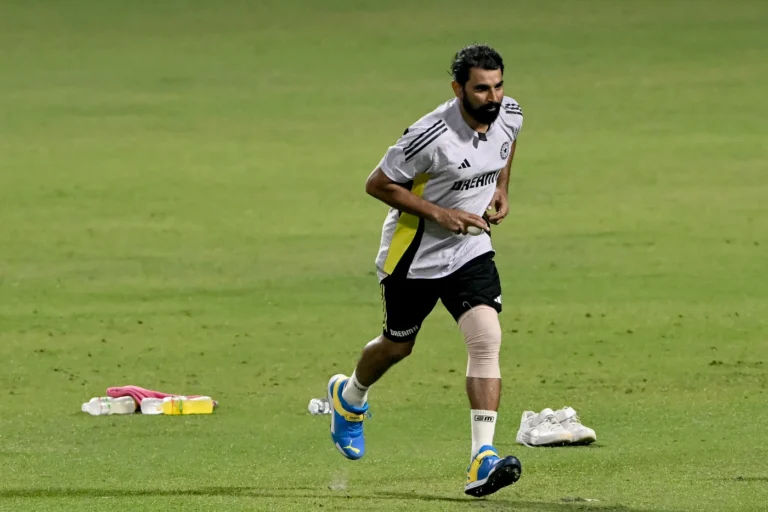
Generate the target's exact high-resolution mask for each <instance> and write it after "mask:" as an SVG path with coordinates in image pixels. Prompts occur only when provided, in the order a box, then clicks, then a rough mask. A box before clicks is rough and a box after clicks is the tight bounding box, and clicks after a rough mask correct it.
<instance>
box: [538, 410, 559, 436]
mask: <svg viewBox="0 0 768 512" xmlns="http://www.w3.org/2000/svg"><path fill="white" fill-rule="evenodd" d="M540 425H542V426H543V427H544V429H545V430H547V431H549V432H552V431H553V430H558V429H561V428H563V426H562V425H560V423H558V421H557V418H556V417H555V415H554V414H550V415H548V416H547V417H545V418H544V421H542V422H541V423H540Z"/></svg>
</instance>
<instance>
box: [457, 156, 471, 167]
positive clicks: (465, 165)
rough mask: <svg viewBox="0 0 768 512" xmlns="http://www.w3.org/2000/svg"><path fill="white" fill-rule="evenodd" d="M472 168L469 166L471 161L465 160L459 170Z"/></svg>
mask: <svg viewBox="0 0 768 512" xmlns="http://www.w3.org/2000/svg"><path fill="white" fill-rule="evenodd" d="M470 167H472V166H471V165H469V161H468V160H467V159H466V158H465V159H464V161H463V162H462V163H461V165H460V166H459V170H461V169H469V168H470Z"/></svg>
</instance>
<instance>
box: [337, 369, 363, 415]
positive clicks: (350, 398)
mask: <svg viewBox="0 0 768 512" xmlns="http://www.w3.org/2000/svg"><path fill="white" fill-rule="evenodd" d="M341 396H342V398H344V400H346V401H347V403H348V404H349V405H351V406H352V407H362V406H364V405H365V402H367V401H368V386H363V385H362V384H360V382H359V381H358V380H357V375H355V374H354V373H352V376H351V377H350V378H349V380H348V381H347V383H346V384H345V385H344V391H342V392H341Z"/></svg>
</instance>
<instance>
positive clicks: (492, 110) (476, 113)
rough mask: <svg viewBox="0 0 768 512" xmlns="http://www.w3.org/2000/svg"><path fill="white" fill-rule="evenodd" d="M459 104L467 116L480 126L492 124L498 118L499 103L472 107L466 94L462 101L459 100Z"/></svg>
mask: <svg viewBox="0 0 768 512" xmlns="http://www.w3.org/2000/svg"><path fill="white" fill-rule="evenodd" d="M461 103H462V105H463V106H464V110H465V111H466V112H467V114H469V115H470V116H471V117H472V119H474V120H475V121H477V122H478V123H480V124H491V123H493V122H494V121H495V120H496V118H497V117H499V112H501V103H496V102H491V103H486V104H484V105H480V106H479V107H474V106H473V105H472V104H471V103H470V102H469V97H468V96H467V95H466V94H465V95H464V99H462V100H461Z"/></svg>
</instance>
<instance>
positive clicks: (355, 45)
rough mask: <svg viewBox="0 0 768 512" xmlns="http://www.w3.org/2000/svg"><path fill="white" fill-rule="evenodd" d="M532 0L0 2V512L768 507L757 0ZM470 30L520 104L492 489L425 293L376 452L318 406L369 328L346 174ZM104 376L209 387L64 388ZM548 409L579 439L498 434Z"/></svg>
mask: <svg viewBox="0 0 768 512" xmlns="http://www.w3.org/2000/svg"><path fill="white" fill-rule="evenodd" d="M533 5H534V3H533V2H517V1H515V2H512V1H510V2H498V3H496V4H473V3H469V2H458V1H453V0H451V1H447V0H441V1H437V0H428V1H423V2H418V3H412V2H407V1H405V0H402V1H400V0H398V1H389V0H387V1H382V2H379V3H375V4H374V3H373V2H370V3H368V2H366V3H363V2H353V1H351V0H348V1H342V0H328V1H325V2H310V1H309V0H306V1H302V2H298V1H294V0H287V1H282V2H277V1H262V2H256V1H253V2H245V1H227V2H218V3H216V2H202V1H186V2H182V1H180V0H179V1H163V2H149V1H146V0H142V1H135V2H119V1H105V2H97V1H95V0H67V1H59V2H55V1H43V0H30V1H23V0H16V1H13V0H10V1H4V2H2V3H0V360H2V361H3V367H2V370H0V397H2V405H3V407H2V409H1V410H0V509H2V510H13V511H25V510H30V511H31V510H34V511H45V510H57V511H59V510H217V511H218V510H275V511H282V510H318V509H320V508H322V509H324V510H329V509H330V510H364V511H367V510H427V511H429V510H451V511H452V510H521V511H522V510H526V511H535V512H539V511H557V512H561V511H569V510H600V511H609V510H614V511H625V512H630V511H677V510H691V511H693V510H703V509H706V510H712V511H737V510H738V511H741V510H744V511H754V510H768V464H766V460H768V441H766V435H765V432H764V430H765V425H767V424H768V407H766V404H767V403H768V145H766V143H765V138H766V134H767V132H768V124H767V123H766V119H768V114H766V112H768V96H766V94H765V84H766V83H768V67H766V66H765V55H766V54H767V53H768V31H766V30H765V20H766V18H767V17H768V4H766V3H765V2H763V1H761V0H754V1H747V0H743V1H739V0H736V1H734V2H718V1H710V0H701V1H680V0H672V1H661V0H658V1H657V0H648V1H641V0H634V1H621V2H620V1H613V2H611V1H608V0H582V1H578V2H568V3H566V2H554V1H544V2H537V6H536V7H534V6H533ZM475 40H478V41H483V42H488V43H490V44H492V45H494V46H496V47H497V48H498V49H499V50H500V51H501V52H502V53H503V55H504V56H505V58H506V62H507V66H508V67H507V73H506V83H507V88H506V92H507V94H508V95H511V96H513V97H515V98H516V99H517V100H518V101H519V102H520V103H521V105H522V107H523V109H524V111H525V115H526V117H525V126H524V128H523V131H522V134H521V137H520V140H519V143H518V150H517V158H516V163H515V166H514V167H513V177H512V184H511V200H512V212H511V215H510V218H509V219H508V220H507V221H506V222H505V223H504V224H503V225H502V226H500V227H499V228H498V229H495V230H494V237H493V240H494V244H495V246H496V249H497V253H498V255H497V264H498V266H499V269H500V272H501V274H502V284H503V287H504V307H505V312H504V313H503V316H502V325H503V328H504V335H505V340H504V350H503V354H502V369H503V372H504V377H505V378H504V385H505V391H504V396H503V399H502V409H501V413H500V422H499V425H498V427H497V432H496V441H497V443H496V444H497V446H498V447H499V448H500V449H501V450H502V451H503V452H505V453H508V454H515V455H517V456H518V457H519V458H520V459H521V460H522V463H523V468H524V470H523V478H522V479H521V480H520V481H519V482H518V483H517V484H516V485H515V486H513V487H511V488H509V489H506V490H504V491H502V492H499V493H497V494H495V495H493V496H491V497H489V498H488V499H486V500H481V501H478V500H473V499H470V498H468V497H465V496H464V495H463V493H462V490H463V483H464V478H465V468H466V464H467V461H468V457H469V436H470V432H469V414H468V407H467V402H466V397H465V396H464V392H463V386H464V383H463V371H464V367H465V364H466V363H465V358H466V356H465V349H464V345H463V342H462V340H461V336H460V334H459V332H458V330H457V329H456V327H455V326H454V324H453V322H452V321H451V318H450V316H449V315H448V313H447V312H445V311H444V310H443V309H442V307H439V308H438V309H436V310H435V312H434V313H433V315H432V316H431V317H430V318H429V319H428V320H427V322H426V324H425V327H424V330H423V332H422V334H421V336H420V338H419V342H418V343H417V348H416V351H415V352H414V355H413V356H412V357H411V358H410V359H409V360H407V361H405V362H404V363H402V364H401V365H399V366H398V367H396V368H395V369H394V370H392V372H391V373H390V374H388V375H387V376H386V377H385V379H384V380H382V381H381V383H380V384H377V385H376V386H375V387H374V389H373V391H372V394H371V399H372V402H371V411H372V413H373V418H372V419H371V420H370V421H369V422H368V423H367V424H366V425H367V426H366V429H367V443H368V455H367V456H366V458H365V459H363V460H362V461H360V462H356V463H352V462H349V461H346V460H344V459H342V457H341V456H340V455H339V454H338V453H337V452H336V451H335V450H334V448H333V447H332V445H331V443H330V441H329V436H328V431H327V418H320V417H312V416H309V415H308V414H307V412H306V405H307V401H308V400H309V398H310V397H312V396H317V395H321V394H322V393H323V390H324V385H325V383H326V381H327V379H328V377H329V376H330V375H332V374H334V373H336V372H338V371H343V372H347V373H348V372H351V371H352V369H353V367H354V363H355V361H356V359H357V356H358V354H359V350H360V348H361V347H362V345H363V344H364V343H365V342H367V341H368V340H370V339H371V338H372V337H374V336H376V335H377V334H378V329H379V327H380V322H381V318H380V303H379V297H378V285H377V282H376V278H375V275H374V267H373V258H374V257H375V253H376V250H377V247H378V243H379V236H380V227H381V222H382V220H383V216H384V214H385V212H386V208H385V207H384V206H383V205H381V204H380V203H377V202H376V201H375V200H373V199H371V198H369V197H367V196H366V195H365V193H364V191H363V183H364V180H365V178H366V177H367V175H368V173H369V171H370V170H371V169H372V168H373V166H374V165H375V164H376V163H377V162H378V160H379V158H380V157H381V155H382V154H383V152H384V150H385V149H386V147H387V146H388V145H389V144H391V143H392V142H393V141H394V140H395V139H396V138H397V136H399V134H400V133H402V131H403V129H404V128H405V127H406V126H408V125H409V124H411V123H412V122H413V121H415V120H416V119H417V118H418V117H420V116H421V115H422V114H424V113H426V112H428V111H430V110H431V109H433V108H434V107H435V106H436V105H437V104H438V103H441V102H442V101H444V100H446V99H448V98H449V97H450V94H451V91H450V88H449V76H448V74H447V71H446V70H447V68H448V65H449V62H450V58H451V56H452V53H453V52H454V51H455V50H456V49H457V48H458V47H460V46H462V45H464V44H467V43H469V42H472V41H475ZM122 384H138V385H142V386H146V387H153V388H158V389H161V390H166V391H171V392H183V393H208V394H212V395H213V396H214V397H215V398H217V399H219V400H220V402H221V407H220V409H219V410H218V411H217V412H216V413H215V415H213V416H209V417H189V418H187V417H184V418H176V417H174V418H163V417H141V416H133V417H114V416H113V417H98V418H93V417H90V416H87V415H85V414H83V413H81V412H80V411H79V407H80V404H81V403H82V402H83V401H86V400H87V399H89V398H90V397H92V396H97V395H100V394H103V393H104V389H105V388H106V387H107V386H113V385H122ZM565 404H569V405H572V406H574V407H575V408H576V409H577V410H579V412H580V413H581V415H582V418H583V420H584V422H585V423H586V424H587V425H589V426H592V427H594V428H595V429H596V430H597V434H598V443H597V444H596V445H594V446H591V447H588V448H564V449H538V450H537V449H530V448H526V447H521V446H518V445H516V444H515V442H514V436H515V433H516V430H517V427H518V424H519V420H520V414H521V412H522V411H523V410H524V409H536V410H540V409H542V408H544V407H547V406H549V407H554V408H559V407H561V406H563V405H565ZM577 497H578V498H593V499H598V500H599V501H598V502H590V503H584V502H579V501H568V500H573V499H574V498H577ZM564 498H565V500H564Z"/></svg>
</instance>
